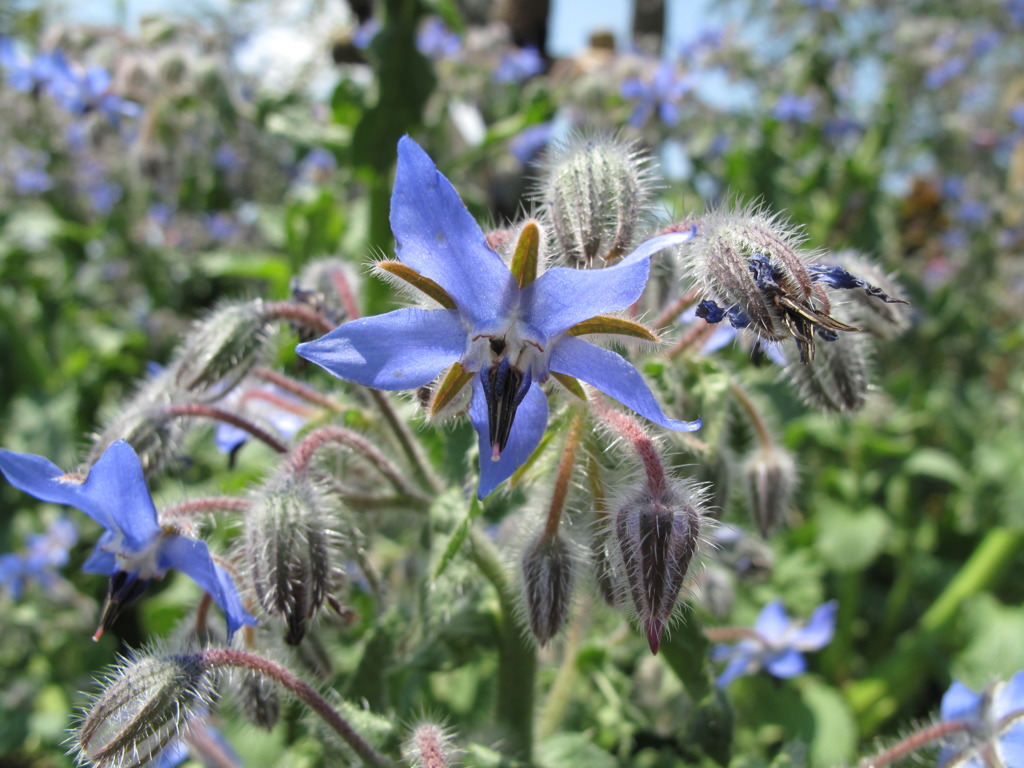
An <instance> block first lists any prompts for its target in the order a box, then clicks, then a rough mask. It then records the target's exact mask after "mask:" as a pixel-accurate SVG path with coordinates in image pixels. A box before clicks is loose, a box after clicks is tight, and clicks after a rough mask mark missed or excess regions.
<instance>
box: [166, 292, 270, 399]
mask: <svg viewBox="0 0 1024 768" xmlns="http://www.w3.org/2000/svg"><path fill="white" fill-rule="evenodd" d="M270 331H271V326H270V324H269V323H268V322H267V317H266V313H265V311H264V306H263V302H262V301H259V300H256V301H247V302H243V303H239V304H227V305H224V306H222V307H220V308H218V309H216V310H214V311H213V312H212V313H210V315H209V316H207V317H206V318H204V319H203V320H200V321H199V322H197V323H196V325H195V326H194V327H193V329H192V330H191V331H190V332H189V333H188V334H187V335H186V336H185V338H184V339H183V340H182V342H181V345H180V346H179V348H178V354H177V358H176V360H175V362H174V363H173V364H172V366H171V367H172V370H173V371H174V381H175V384H176V385H177V386H178V387H180V388H181V389H182V390H184V391H186V392H189V393H190V394H191V395H192V396H194V397H197V398H206V397H214V398H216V397H221V396H223V395H224V394H225V393H226V392H228V391H230V390H231V389H232V388H233V387H234V386H235V385H236V384H238V382H239V381H241V380H242V379H243V378H244V377H245V376H246V375H247V374H248V373H249V372H250V371H251V370H252V369H253V367H255V366H256V365H257V364H259V363H260V362H261V361H262V358H263V355H264V352H265V350H266V348H267V341H268V339H269V338H270Z"/></svg>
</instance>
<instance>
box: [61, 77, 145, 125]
mask: <svg viewBox="0 0 1024 768" xmlns="http://www.w3.org/2000/svg"><path fill="white" fill-rule="evenodd" d="M50 92H51V93H52V94H53V97H54V98H55V99H56V100H57V102H58V103H59V104H60V105H61V106H62V107H64V109H66V110H67V111H68V112H70V113H71V114H73V115H85V114H89V113H92V112H98V113H100V114H102V115H103V116H104V117H106V118H107V120H109V121H110V123H111V124H112V125H113V126H114V127H115V128H118V127H120V125H121V118H123V117H128V118H135V117H139V116H140V115H141V114H142V107H141V106H139V105H138V104H136V103H135V102H134V101H129V100H127V99H124V98H122V97H120V96H118V95H117V94H116V93H114V92H113V91H112V90H111V78H110V73H109V72H107V70H105V69H104V68H103V67H87V68H86V69H84V70H81V71H72V70H71V69H70V68H67V69H66V71H65V73H64V74H63V76H62V77H61V79H60V81H59V86H57V87H54V86H52V85H51V88H50Z"/></svg>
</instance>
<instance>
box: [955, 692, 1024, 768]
mask: <svg viewBox="0 0 1024 768" xmlns="http://www.w3.org/2000/svg"><path fill="white" fill-rule="evenodd" d="M941 714H942V721H943V722H947V723H948V722H953V721H957V720H959V721H963V722H964V725H965V728H964V729H963V730H962V731H959V732H957V733H954V734H953V736H952V737H951V738H949V740H948V741H947V743H946V744H945V745H944V746H943V747H942V750H941V751H940V753H939V765H940V766H949V765H955V766H957V768H986V766H990V765H1004V766H1007V768H1016V766H1021V765H1024V672H1018V673H1017V674H1015V675H1014V676H1013V677H1011V678H1010V680H1009V681H1008V682H1007V683H1005V684H996V685H995V686H991V687H989V688H988V689H986V690H985V691H983V692H982V693H975V692H974V691H972V690H971V689H970V688H968V687H967V686H965V685H964V684H963V683H961V682H960V681H959V680H954V681H953V684H952V685H951V686H950V687H949V690H948V691H946V693H945V694H944V695H943V697H942V706H941ZM990 751H994V752H995V755H991V757H990V756H987V755H988V754H989V753H990ZM995 756H998V759H995V760H993V759H991V758H994V757H995Z"/></svg>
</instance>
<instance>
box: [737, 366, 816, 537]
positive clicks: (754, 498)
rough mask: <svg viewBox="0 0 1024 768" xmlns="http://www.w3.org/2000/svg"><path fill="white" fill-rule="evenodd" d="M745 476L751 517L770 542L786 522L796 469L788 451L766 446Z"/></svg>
mask: <svg viewBox="0 0 1024 768" xmlns="http://www.w3.org/2000/svg"><path fill="white" fill-rule="evenodd" d="M816 364H817V363H815V365H816ZM743 475H744V478H745V480H746V489H747V506H748V507H749V508H750V517H751V519H752V520H753V522H754V524H755V525H756V526H757V528H758V530H759V531H761V535H762V536H764V537H765V538H767V537H768V536H769V535H770V534H771V533H772V532H773V531H775V530H776V529H777V528H778V527H779V526H780V525H782V523H783V521H784V520H785V519H786V512H787V511H788V509H789V501H790V499H791V498H792V496H793V489H794V487H795V486H796V465H795V464H794V463H793V458H792V456H790V454H789V452H788V451H786V450H785V449H783V448H781V447H779V446H777V445H771V446H762V447H760V448H757V449H756V450H755V451H754V452H753V453H751V454H750V456H748V457H747V460H746V462H745V464H744V467H743Z"/></svg>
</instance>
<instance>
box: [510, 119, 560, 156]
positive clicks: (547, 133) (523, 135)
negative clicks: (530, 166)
mask: <svg viewBox="0 0 1024 768" xmlns="http://www.w3.org/2000/svg"><path fill="white" fill-rule="evenodd" d="M554 129H555V123H554V121H552V120H549V121H547V122H545V123H537V124H536V125H531V126H530V127H528V128H524V129H523V130H521V131H520V132H519V133H517V134H516V135H515V136H513V137H512V139H511V140H510V141H509V143H508V151H509V152H511V153H512V154H513V155H514V156H515V158H516V159H517V160H519V162H521V163H522V164H523V165H526V164H527V163H529V162H530V161H531V160H533V159H534V158H535V157H536V156H537V155H539V154H540V153H541V151H543V149H544V147H546V146H547V145H548V142H549V141H551V136H552V134H553V133H554Z"/></svg>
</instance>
